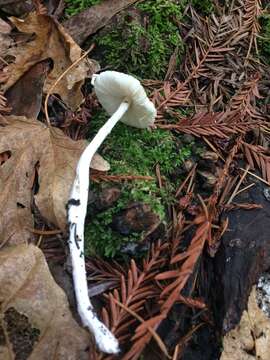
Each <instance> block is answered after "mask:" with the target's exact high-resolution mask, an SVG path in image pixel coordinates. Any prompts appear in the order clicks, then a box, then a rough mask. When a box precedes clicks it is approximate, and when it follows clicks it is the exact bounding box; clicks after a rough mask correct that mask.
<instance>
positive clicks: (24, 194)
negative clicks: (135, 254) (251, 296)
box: [0, 0, 270, 360]
mask: <svg viewBox="0 0 270 360" xmlns="http://www.w3.org/2000/svg"><path fill="white" fill-rule="evenodd" d="M114 3H115V4H116V9H118V7H119V9H121V8H122V6H123V4H122V3H123V2H121V1H119V3H118V2H117V1H115V2H114ZM127 3H131V1H130V2H129V1H127ZM107 5H108V1H105V2H104V6H107ZM117 6H118V7H117ZM216 6H217V12H216V13H212V14H211V15H210V16H209V17H207V18H203V17H202V16H200V15H198V14H197V12H196V11H195V10H194V8H193V7H192V6H188V7H187V9H186V11H185V14H186V16H187V18H188V20H187V23H186V24H184V26H183V36H184V38H185V39H186V46H187V50H186V54H185V56H184V59H183V63H182V64H181V65H180V67H179V68H177V66H178V65H177V64H176V63H175V61H174V59H173V58H172V59H171V63H170V64H168V69H169V70H168V73H167V76H166V80H165V81H164V82H160V81H155V79H153V80H152V81H151V80H147V81H145V84H146V85H147V86H148V87H149V90H150V91H151V92H152V99H153V101H154V102H155V104H156V107H157V108H158V117H157V126H158V127H159V128H161V129H164V131H173V132H177V133H186V134H189V135H193V136H195V137H197V138H199V139H201V140H202V141H205V143H206V144H207V146H208V147H210V148H211V151H213V153H214V154H215V155H216V156H215V162H216V163H217V164H218V169H217V172H216V174H215V181H214V182H213V183H212V185H211V191H210V193H209V192H208V193H206V194H205V192H203V191H201V189H200V186H199V185H198V184H199V182H198V179H199V176H200V174H201V173H202V171H201V170H200V169H199V166H197V165H194V166H192V168H191V169H190V171H189V172H188V173H187V174H186V178H185V180H184V181H183V182H182V183H181V184H180V186H179V188H178V189H177V190H176V191H175V193H174V196H175V203H174V205H172V206H171V209H170V219H171V222H170V224H169V226H168V229H167V233H166V236H165V237H163V238H160V239H158V241H156V242H154V243H152V244H151V245H150V246H149V249H148V251H147V255H146V257H145V258H144V259H143V260H140V259H139V260H138V259H136V260H135V259H131V260H130V264H129V265H126V264H124V265H123V264H118V263H116V262H111V263H110V262H108V261H106V260H100V259H95V260H93V261H92V260H91V259H90V260H89V263H88V264H87V269H88V275H89V286H90V289H91V288H95V289H96V293H98V294H99V295H98V298H99V300H100V301H101V303H102V304H105V305H104V306H103V308H102V310H101V315H102V318H103V321H104V323H105V324H106V325H107V326H108V327H109V328H110V329H111V330H112V331H113V333H114V334H115V335H116V336H117V337H118V339H119V340H120V344H121V347H122V349H123V353H122V355H121V359H124V360H128V359H138V358H139V357H140V355H141V354H146V356H147V349H148V348H147V346H148V344H149V343H150V341H151V339H152V338H153V336H154V340H155V341H156V342H157V343H158V346H159V348H160V349H161V351H163V353H164V356H168V354H170V356H171V357H172V358H173V359H178V358H179V359H180V358H181V355H182V354H183V353H184V350H185V347H187V346H188V344H189V342H191V340H192V336H193V335H194V334H195V335H196V332H199V331H200V328H201V327H202V326H203V325H204V326H206V325H207V326H208V325H209V324H212V323H211V321H212V320H211V319H210V318H211V316H212V314H211V313H210V312H209V309H208V308H207V307H208V306H209V305H211V304H208V303H207V300H208V299H207V296H206V297H205V298H201V297H200V292H199V291H198V289H199V288H200V286H201V285H202V283H203V282H205V281H206V280H204V279H203V273H202V274H201V270H202V264H203V261H204V260H205V256H206V255H205V253H208V255H207V256H209V255H210V256H211V257H215V254H216V253H217V251H218V249H219V246H220V243H221V241H222V236H223V234H224V233H225V232H226V231H227V230H228V227H229V226H230V224H229V223H228V218H227V217H226V216H225V218H224V216H223V215H224V212H225V214H226V211H232V210H233V211H237V210H238V209H240V208H242V209H244V210H245V211H253V210H255V211H260V209H259V208H260V207H261V205H260V204H255V203H248V202H244V203H237V201H233V203H231V199H233V198H234V197H235V194H236V193H237V192H239V186H240V185H241V184H242V182H245V181H246V180H247V174H251V175H252V176H256V177H257V179H259V181H260V180H261V181H264V182H265V183H267V184H268V185H269V181H270V180H269V179H270V162H269V151H268V149H267V145H265V144H268V143H269V140H268V139H269V114H268V113H267V111H266V109H267V106H261V104H262V102H263V100H264V98H265V94H266V92H267V91H268V92H269V88H268V87H267V86H266V87H265V83H267V81H269V69H267V68H266V67H265V66H264V65H263V64H262V63H260V61H258V58H257V57H256V56H257V52H258V44H257V37H258V36H259V32H260V25H259V16H260V14H261V13H262V4H261V2H260V1H259V0H244V1H238V0H237V1H235V2H234V3H233V4H232V5H231V7H226V6H223V5H220V4H218V2H217V4H216ZM98 9H99V8H98V7H94V9H92V10H91V8H90V10H89V11H97V10H98ZM100 9H102V7H101V8H100ZM119 9H118V10H117V11H119ZM85 14H86V12H85ZM105 15H106V12H105ZM112 15H113V12H112V13H111V14H110V15H109V17H110V16H112ZM83 16H85V15H83ZM71 19H72V18H71ZM74 19H75V17H74ZM74 19H73V20H70V21H67V22H66V24H67V26H68V24H69V23H70V24H72V26H75V27H77V28H76V29H74V28H73V29H72V27H71V28H70V29H72V30H71V33H72V32H74V34H77V35H76V36H77V37H78V39H79V37H80V29H79V25H78V23H76V22H75V21H74ZM107 20H108V19H107V18H106V17H105V19H104V20H103V22H102V21H101V23H99V24H94V30H91V29H90V30H89V31H90V32H89V33H87V36H88V35H89V34H90V33H91V32H93V31H94V32H95V31H96V30H97V29H98V28H99V27H101V26H104V24H105V23H106V22H107ZM11 21H12V23H13V25H14V26H16V28H17V30H19V31H22V32H25V33H28V34H30V33H34V34H35V36H34V37H33V38H30V40H29V39H28V42H22V44H16V41H14V40H13V39H12V38H11V37H9V36H10V35H9V31H10V30H9V29H8V28H7V27H4V26H3V29H7V30H4V32H6V33H5V34H4V35H3V34H1V36H4V37H5V39H6V40H5V41H6V43H5V44H6V45H5V44H4V45H2V46H5V49H4V54H5V56H7V55H11V54H13V56H15V60H14V61H13V62H11V63H8V64H4V65H3V66H2V69H3V74H4V75H8V76H7V77H6V78H5V76H3V75H2V76H3V77H2V78H3V79H4V81H2V83H3V86H2V90H3V92H6V94H5V95H6V97H7V98H8V101H6V99H5V97H4V95H1V97H0V111H1V114H2V117H1V123H0V125H1V127H0V159H1V166H0V174H1V176H0V181H1V183H0V188H1V195H0V199H1V206H0V207H1V220H0V234H1V235H0V247H1V252H0V257H1V262H0V266H1V268H5V269H6V272H5V275H4V276H3V279H2V278H0V283H1V285H2V284H3V286H1V287H0V288H1V289H2V292H0V294H1V302H2V303H3V304H4V305H3V306H2V307H1V311H2V315H1V325H2V328H3V333H4V338H5V340H6V344H10V343H12V336H11V334H10V333H9V328H8V326H9V322H8V319H9V318H10V317H11V315H12V316H15V315H16V316H22V315H23V316H26V317H27V319H28V322H29V324H30V325H29V326H30V330H31V329H32V330H35V335H34V336H33V337H32V348H31V350H30V351H29V353H28V355H29V354H30V353H31V355H30V357H29V358H30V359H31V358H33V359H34V358H41V359H42V358H43V357H42V356H44V353H45V352H44V350H45V349H46V351H48V349H49V348H48V344H49V343H50V342H51V341H52V344H57V341H59V344H60V345H59V347H58V345H53V346H52V349H54V351H59V356H60V354H62V351H63V352H64V354H65V347H66V348H67V349H68V350H69V351H72V352H71V354H72V355H71V356H74V359H75V358H76V356H77V358H82V359H83V358H84V357H83V356H84V355H85V353H84V351H85V349H86V348H87V347H88V346H89V337H88V336H87V335H86V333H85V332H84V331H83V330H82V329H81V328H80V327H78V325H77V324H76V322H75V321H74V320H73V319H72V317H71V314H70V312H69V310H68V305H67V301H66V298H65V296H64V295H63V293H62V292H61V290H60V289H59V288H58V287H57V285H55V283H54V282H53V280H52V278H51V275H50V273H49V271H48V268H47V266H46V263H45V260H44V257H43V255H42V253H41V252H40V250H39V249H37V248H36V247H34V246H33V245H26V244H28V243H29V242H33V241H34V234H33V232H31V229H33V228H34V227H35V225H36V224H37V219H36V216H34V213H33V206H36V207H37V208H38V210H39V212H40V215H41V217H42V218H43V219H44V221H45V228H47V227H48V226H49V227H48V229H50V228H51V225H54V226H55V227H56V228H58V229H61V231H62V232H64V231H65V229H66V209H65V204H66V202H67V199H68V195H69V189H70V186H71V183H72V181H73V177H74V169H75V166H76V164H77V161H78V158H79V156H80V153H81V152H82V151H83V149H84V147H85V146H86V142H85V141H83V140H80V141H74V140H72V139H70V138H68V137H67V136H66V135H65V134H64V133H63V132H62V131H61V130H60V129H57V128H54V127H50V128H48V127H46V126H45V125H44V124H42V123H41V122H39V121H37V120H36V118H37V116H38V113H39V108H40V106H41V97H42V94H43V93H44V94H46V93H47V92H48V91H49V89H50V87H51V85H52V84H53V83H54V82H55V81H56V80H57V79H58V78H59V76H61V74H62V73H63V71H64V70H66V69H67V68H68V67H69V66H70V65H71V64H72V63H73V62H74V61H76V60H77V59H78V58H79V57H80V56H81V55H82V50H81V49H80V48H79V46H78V45H76V44H75V43H74V42H73V40H72V39H71V38H70V37H69V35H67V34H66V33H65V30H64V28H63V27H62V26H61V25H59V24H58V23H57V22H56V21H55V20H53V19H52V18H50V17H48V16H47V15H44V14H43V15H41V14H36V13H31V14H29V15H28V16H27V17H26V18H24V20H23V21H22V20H21V19H15V18H12V19H11ZM72 21H73V23H72ZM41 25H42V26H43V28H42V26H41ZM49 30H50V31H51V30H52V31H53V36H52V37H51V38H50V40H49V41H52V48H51V49H50V50H48V48H49V47H47V46H45V44H46V41H48V31H49ZM81 34H82V38H83V39H85V37H86V35H85V34H84V32H83V31H82V32H81ZM201 34H204V37H203V39H202V35H201ZM79 41H80V42H82V40H79ZM66 49H68V50H66ZM48 58H50V59H52V61H53V69H48V68H47V67H46V66H47V65H48V64H47V65H46V64H45V65H44V63H43V61H44V60H45V61H47V59H48ZM89 61H90V63H89ZM172 63H173V65H172ZM40 64H42V65H40ZM35 66H37V68H36V69H35ZM44 66H45V68H44ZM96 69H97V68H96V64H95V63H94V62H93V63H91V60H88V61H86V60H85V61H82V63H80V65H79V66H77V67H75V68H74V69H73V70H72V71H71V73H70V75H71V76H69V77H66V78H64V79H63V80H64V81H63V82H62V81H61V82H59V86H58V87H56V90H55V93H56V94H58V95H59V96H60V97H61V100H62V101H63V102H64V103H65V104H66V106H68V107H69V108H70V109H71V110H77V108H78V106H79V105H80V104H81V103H82V100H83V97H82V93H81V86H82V84H83V82H84V80H85V78H86V77H88V76H91V73H93V72H95V71H96ZM31 71H33V79H37V78H40V75H41V74H43V75H44V79H41V80H44V81H45V85H44V87H43V86H41V85H42V81H41V82H40V83H39V84H38V85H39V87H40V88H41V90H40V91H37V92H34V93H33V92H32V94H31V96H30V98H31V99H32V105H33V107H32V108H31V109H30V110H29V112H27V110H28V109H29V107H28V106H25V109H23V106H22V109H21V110H20V106H18V105H19V104H20V101H21V102H22V103H25V102H24V101H22V100H20V99H18V97H19V95H18V94H20V93H21V92H22V90H21V89H24V87H23V86H24V85H23V82H24V81H25V80H24V79H23V78H24V76H26V75H27V74H28V76H30V78H31ZM73 71H74V72H73ZM29 72H30V73H29ZM258 74H260V76H259V75H258ZM0 79H1V78H0ZM20 82H21V84H20ZM21 85H22V87H20V86H21ZM16 86H19V87H18V90H16ZM28 91H29V90H28ZM37 94H39V95H40V96H39V97H38V96H37ZM70 94H72V99H71V97H70ZM12 99H15V100H14V102H13V101H12ZM30 103H31V101H30ZM22 105H23V104H22ZM181 107H186V108H192V110H193V113H192V115H191V116H189V115H188V116H183V115H182V114H181V113H179V112H178V111H177V110H178V109H179V108H181ZM12 108H14V111H16V115H17V116H14V115H13V114H12V115H6V114H7V113H9V112H10V111H11V113H12ZM16 108H17V109H19V110H18V111H17V110H16ZM18 115H24V117H23V116H18ZM25 116H26V117H25ZM172 116H173V117H174V118H175V119H176V120H177V122H173V123H171V122H170V120H169V119H170V117H172ZM212 158H213V156H212ZM244 159H246V161H247V163H248V164H249V169H247V170H246V171H245V170H244V171H245V173H244V176H243V169H242V167H241V166H243V165H241V164H243V160H244ZM94 167H96V168H97V169H98V170H104V171H108V170H109V164H107V163H104V161H103V159H102V158H100V157H97V158H96V162H95V164H94ZM256 169H257V172H256V173H254V171H255V170H256ZM252 171H253V172H252ZM258 171H260V172H258ZM157 177H158V179H157V180H158V182H159V183H160V184H162V174H160V172H159V174H158V175H157ZM134 178H135V177H132V176H129V175H126V174H123V175H119V176H113V175H111V176H110V175H107V174H99V173H97V174H95V175H93V179H96V181H99V182H100V181H114V182H117V181H118V182H121V181H126V180H130V181H132V180H134ZM144 178H145V180H151V179H147V178H146V177H144ZM239 179H240V183H239ZM237 183H238V184H239V185H237ZM244 186H245V187H243V188H242V189H241V190H240V191H244V190H245V188H248V187H249V186H253V184H250V181H248V182H245V184H244ZM33 204H34V205H33ZM256 209H257V210H256ZM43 226H44V224H43ZM47 231H48V234H49V230H47ZM40 234H42V233H40ZM43 234H46V230H44V232H43ZM40 236H42V235H40ZM44 236H45V235H44ZM187 239H189V241H187ZM55 241H57V238H52V241H51V244H53V245H54V246H55ZM183 243H185V246H183ZM15 244H16V246H11V245H15ZM50 246H51V245H50ZM56 246H57V245H56ZM50 250H51V253H50V254H51V255H52V257H53V256H54V254H56V252H55V251H56V250H54V248H51V249H50V248H46V246H44V253H45V255H48V254H49V251H50ZM46 252H47V253H46ZM51 255H50V256H51ZM55 256H56V255H55ZM47 257H48V256H47ZM15 258H16V260H14V259H15ZM17 263H18V265H17ZM36 264H38V265H36ZM15 266H16V269H15V270H14V267H15ZM32 268H34V269H35V270H34V271H32V270H31V269H32ZM0 274H3V272H2V271H1V272H0ZM14 274H16V276H14ZM27 274H31V277H30V278H28V275H27ZM24 279H27V280H26V282H25V280H24ZM11 281H12V284H15V285H16V286H14V285H13V286H12V287H11V285H10V284H11ZM43 283H44V287H43V285H42V284H43ZM48 283H49V284H50V285H48ZM47 285H48V286H47ZM98 286H99V287H102V289H103V291H100V290H97V287H98ZM14 289H15V290H14ZM16 289H19V291H18V292H16ZM54 291H55V296H54V299H58V300H57V301H54V302H51V301H48V296H49V297H51V296H53V295H52V294H53V293H54ZM40 293H42V294H43V296H42V297H41V298H39V297H38V296H37V295H38V294H40ZM48 294H49V295H48ZM90 295H91V294H90ZM25 299H27V301H26V300H25ZM29 299H31V300H29ZM29 303H30V306H29ZM41 304H42V305H41ZM55 304H56V305H55ZM179 304H182V306H184V309H185V310H183V312H182V314H184V315H185V314H186V316H187V317H188V316H190V315H189V314H190V313H189V309H192V312H194V313H196V315H195V317H197V319H198V321H197V322H196V320H195V322H194V323H193V324H192V322H191V321H190V323H189V324H188V326H186V327H185V332H184V333H183V332H182V333H179V334H178V337H177V339H175V338H174V337H173V336H175V331H174V330H171V329H169V331H167V333H164V332H162V330H161V333H160V338H158V337H156V336H155V332H153V329H155V330H156V329H159V326H160V325H162V324H164V320H165V319H166V318H168V316H169V315H170V314H173V315H174V316H175V312H174V308H175V306H176V305H177V306H179ZM43 305H44V308H43ZM40 306H42V310H44V312H40ZM37 309H38V310H37ZM182 309H183V308H182ZM62 311H66V314H67V320H66V321H67V322H68V325H66V323H62V322H61V321H60V320H59V321H58V318H57V321H55V322H53V329H52V330H51V331H48V333H47V332H46V329H45V328H46V326H50V325H49V323H48V321H51V320H49V319H52V317H54V316H55V314H58V315H60V314H61V312H62ZM190 318H191V317H190ZM62 321H63V319H62ZM183 322H184V316H183V319H182V318H181V317H180V316H179V315H178V319H177V320H176V324H178V326H182V325H183ZM26 324H27V321H26ZM46 324H47V325H46ZM194 324H195V325H194ZM45 325H46V326H45ZM65 326H68V329H69V331H70V336H71V337H72V338H73V337H74V339H75V340H74V342H72V343H71V342H68V343H66V342H65V341H66V338H67V337H66V338H65V335H63V329H64V328H65ZM175 326H176V325H175ZM211 326H212V325H211ZM50 329H51V327H50ZM32 330H31V331H32ZM36 330H38V331H36ZM43 332H44V334H45V337H44V340H42V341H41V340H40V339H41V334H42V333H43ZM172 333H173V334H172ZM0 335H1V328H0ZM54 337H55V338H54ZM56 339H59V340H57V341H56ZM159 339H160V340H161V342H160V341H159ZM172 339H174V340H173V341H172ZM12 344H13V343H12ZM150 344H151V345H152V342H151V343H150ZM11 348H12V349H11ZM15 348H16V347H15V345H14V344H13V346H12V347H10V346H6V345H4V347H2V348H1V351H2V353H3V354H9V352H11V353H12V354H14V349H15ZM2 349H3V350H2ZM49 350H51V349H49ZM80 351H81V354H82V355H80V357H78V353H79V352H80ZM158 351H159V352H160V350H158ZM0 355H1V352H0ZM35 356H38V357H35ZM57 356H58V355H57ZM89 356H90V358H92V359H113V358H115V357H112V356H109V355H108V356H107V355H104V354H101V353H99V352H98V351H95V350H94V349H93V347H92V345H91V346H90V351H89ZM151 356H152V355H151ZM154 356H155V357H152V358H160V357H158V355H156V354H155V355H154ZM26 358H27V357H26Z"/></svg>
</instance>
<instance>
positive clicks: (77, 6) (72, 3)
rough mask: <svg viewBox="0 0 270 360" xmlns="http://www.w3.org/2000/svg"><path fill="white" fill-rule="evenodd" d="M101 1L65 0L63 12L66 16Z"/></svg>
mask: <svg viewBox="0 0 270 360" xmlns="http://www.w3.org/2000/svg"><path fill="white" fill-rule="evenodd" d="M101 1H102V0H65V3H66V8H65V14H66V15H67V16H73V15H76V14H78V13H79V12H81V11H82V10H85V9H87V8H89V7H90V6H93V5H96V4H99V3H100V2H101Z"/></svg>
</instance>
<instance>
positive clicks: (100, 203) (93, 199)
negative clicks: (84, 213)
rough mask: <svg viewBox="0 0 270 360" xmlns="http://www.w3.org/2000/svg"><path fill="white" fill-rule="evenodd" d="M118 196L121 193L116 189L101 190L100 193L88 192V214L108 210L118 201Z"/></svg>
mask: <svg viewBox="0 0 270 360" xmlns="http://www.w3.org/2000/svg"><path fill="white" fill-rule="evenodd" d="M120 194H121V191H120V189H118V188H117V187H110V188H106V189H103V190H102V191H101V192H100V193H95V192H94V191H91V190H90V191H89V194H88V206H89V209H88V210H89V213H90V214H92V215H93V214H96V213H99V212H101V211H104V210H107V209H109V208H110V207H112V206H113V205H114V203H115V202H116V201H117V200H118V199H119V197H120Z"/></svg>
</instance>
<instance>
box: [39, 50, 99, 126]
mask: <svg viewBox="0 0 270 360" xmlns="http://www.w3.org/2000/svg"><path fill="white" fill-rule="evenodd" d="M93 47H94V44H92V45H91V46H90V48H89V49H88V50H87V51H86V52H85V53H84V54H83V55H82V56H81V57H79V59H77V60H76V61H74V63H72V64H71V65H70V66H69V67H68V68H67V69H66V70H65V71H64V72H63V73H62V74H61V75H60V76H59V78H58V79H56V81H55V82H54V83H53V84H52V86H51V87H50V88H49V90H48V92H47V95H46V98H45V102H44V111H45V117H46V122H47V125H48V126H49V127H50V126H51V123H50V118H49V114H48V100H49V97H50V95H51V94H52V92H53V90H54V88H55V87H56V85H57V84H58V83H59V81H61V80H62V79H63V77H64V76H65V75H66V74H67V73H68V72H69V71H70V70H71V69H73V68H74V66H76V65H77V64H78V63H79V62H80V61H82V60H83V59H84V58H85V57H86V56H87V55H88V54H89V53H90V51H91V50H92V49H93Z"/></svg>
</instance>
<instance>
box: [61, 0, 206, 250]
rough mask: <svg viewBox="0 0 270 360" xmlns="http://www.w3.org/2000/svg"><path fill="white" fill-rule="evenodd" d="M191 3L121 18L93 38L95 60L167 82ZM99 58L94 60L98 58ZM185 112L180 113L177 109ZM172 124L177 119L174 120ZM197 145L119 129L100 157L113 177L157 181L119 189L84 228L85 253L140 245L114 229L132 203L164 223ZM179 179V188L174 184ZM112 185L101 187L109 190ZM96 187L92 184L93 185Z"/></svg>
mask: <svg viewBox="0 0 270 360" xmlns="http://www.w3.org/2000/svg"><path fill="white" fill-rule="evenodd" d="M192 1H194V4H195V5H196V6H199V7H200V9H201V11H202V12H204V13H205V14H208V13H210V12H211V10H212V5H211V4H212V2H211V1H209V0H203V1H200V2H199V1H197V0H192ZM98 2H100V1H98V0H92V1H91V0H85V1H84V0H68V1H67V3H68V8H67V9H66V14H67V15H74V14H75V13H76V12H79V11H81V10H82V9H83V8H86V7H88V6H90V5H94V4H96V3H98ZM188 3H189V1H188V0H183V1H182V0H174V1H172V0H145V1H142V2H139V3H138V4H137V5H135V7H132V8H130V9H128V10H127V11H125V12H124V13H120V14H119V16H118V19H117V23H116V25H115V24H114V23H113V24H112V25H111V27H106V29H105V30H102V31H101V32H99V33H98V34H96V35H95V36H94V38H92V39H90V40H91V42H93V40H94V41H95V43H96V45H97V46H96V49H97V51H96V52H93V53H92V56H93V57H94V58H96V60H98V61H99V62H100V63H101V66H102V67H104V66H109V67H110V68H111V69H113V70H118V71H123V72H125V73H129V74H133V75H135V76H136V77H138V78H152V79H164V76H165V74H166V72H167V68H168V64H169V60H170V58H171V56H172V54H173V53H176V54H177V61H178V62H179V61H180V60H181V53H182V52H183V42H182V39H181V35H180V23H181V21H182V18H183V11H184V8H185V6H186V5H187V4H188ZM95 56H96V57H95ZM179 111H181V110H179ZM107 118H108V115H106V114H105V112H103V111H102V110H100V111H99V112H98V113H97V114H95V116H94V117H93V118H92V119H91V133H90V134H89V140H90V139H91V138H92V137H93V135H94V133H95V132H96V131H97V129H99V128H100V127H101V126H102V124H104V122H105V121H106V119H107ZM172 121H173V119H172ZM192 146H193V144H186V145H184V146H183V144H181V140H180V139H179V137H177V136H175V135H173V134H172V133H171V132H169V131H165V130H161V129H155V130H151V131H150V130H139V129H134V128H131V127H127V126H126V125H123V124H118V125H117V126H116V128H115V129H114V130H113V132H112V134H111V135H110V136H109V137H108V139H107V140H106V141H105V143H104V144H103V146H102V149H101V151H100V152H101V154H102V155H103V156H104V158H105V159H106V160H107V161H109V163H110V165H111V170H110V174H112V175H122V174H126V175H144V176H153V178H154V180H153V181H132V182H126V183H124V184H123V183H122V184H119V186H120V187H121V197H120V199H119V200H118V201H117V203H116V205H115V206H114V207H112V208H110V209H108V210H106V211H104V212H101V213H99V214H97V215H94V216H91V220H90V222H89V224H88V225H87V226H86V254H87V255H89V254H93V253H95V254H99V255H101V256H107V257H113V256H115V255H118V254H119V249H120V248H121V246H122V245H123V244H124V243H126V242H130V241H134V240H136V241H137V240H139V239H141V238H142V237H143V234H131V235H129V236H121V235H120V234H118V233H116V232H115V231H114V230H112V228H111V227H110V224H111V222H112V218H113V216H114V215H115V214H117V213H118V212H119V211H120V210H122V209H123V208H125V206H127V205H128V204H129V203H131V202H136V201H141V202H143V203H146V204H149V205H150V207H151V209H152V210H153V211H154V212H155V213H157V214H158V215H159V216H160V219H161V220H162V221H166V209H167V207H168V205H170V204H172V203H173V201H174V197H173V194H174V190H175V188H176V186H177V185H179V184H180V181H181V179H180V177H177V176H175V175H174V174H175V173H176V172H177V169H179V168H181V165H182V163H183V161H184V160H185V159H187V158H188V157H190V156H191V153H192ZM157 164H158V165H159V167H160V171H161V175H162V177H164V180H165V181H164V184H165V186H164V187H163V188H162V190H160V189H159V186H158V184H157V180H156V174H155V167H156V165H157ZM175 178H177V181H178V182H177V183H176V182H175ZM111 185H112V184H104V183H103V184H101V185H99V186H100V187H102V186H111ZM92 188H93V184H92Z"/></svg>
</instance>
